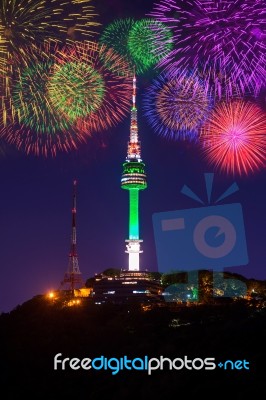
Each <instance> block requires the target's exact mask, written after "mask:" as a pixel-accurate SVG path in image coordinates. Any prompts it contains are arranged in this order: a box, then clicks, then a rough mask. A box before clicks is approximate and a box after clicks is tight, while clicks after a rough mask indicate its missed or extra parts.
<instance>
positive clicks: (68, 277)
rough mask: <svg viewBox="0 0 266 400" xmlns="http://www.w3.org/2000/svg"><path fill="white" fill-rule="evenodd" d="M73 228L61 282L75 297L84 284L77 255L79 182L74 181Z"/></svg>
mask: <svg viewBox="0 0 266 400" xmlns="http://www.w3.org/2000/svg"><path fill="white" fill-rule="evenodd" d="M71 215H72V226H71V244H70V252H69V260H68V269H67V271H66V273H65V275H64V279H63V281H62V282H61V286H62V287H65V289H66V290H70V291H71V293H72V294H73V295H74V290H75V289H80V288H81V287H82V286H84V284H83V279H82V275H81V272H80V269H79V263H78V254H77V221H76V215H77V180H74V181H73V197H72V211H71Z"/></svg>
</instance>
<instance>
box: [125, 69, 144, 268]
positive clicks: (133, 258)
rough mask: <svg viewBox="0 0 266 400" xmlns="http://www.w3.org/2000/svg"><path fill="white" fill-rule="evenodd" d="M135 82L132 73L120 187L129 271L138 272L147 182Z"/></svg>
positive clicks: (134, 76)
mask: <svg viewBox="0 0 266 400" xmlns="http://www.w3.org/2000/svg"><path fill="white" fill-rule="evenodd" d="M136 83H137V80H136V75H135V71H134V73H133V88H132V108H131V115H130V135H129V142H128V146H127V157H126V160H125V162H124V163H123V173H122V178H121V187H122V189H126V190H128V191H129V237H128V239H126V243H127V244H126V253H128V257H129V260H128V269H129V271H139V270H140V268H139V255H140V253H142V250H141V249H140V243H141V242H142V240H141V239H140V238H139V191H140V190H143V189H146V187H147V180H146V173H145V164H144V163H143V161H142V159H141V144H140V142H139V138H138V121H137V106H136V96H137V84H136Z"/></svg>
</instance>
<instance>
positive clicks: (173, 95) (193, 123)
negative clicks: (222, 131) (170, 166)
mask: <svg viewBox="0 0 266 400" xmlns="http://www.w3.org/2000/svg"><path fill="white" fill-rule="evenodd" d="M212 105H213V102H212V99H211V97H210V96H209V95H208V94H207V93H206V88H205V84H204V82H203V81H202V80H201V79H200V78H199V76H198V74H197V72H196V71H193V72H189V71H185V70H178V71H176V75H175V77H172V76H171V77H169V76H167V75H166V74H161V75H160V76H159V77H157V78H156V79H154V80H153V82H152V84H151V85H150V87H149V88H148V89H147V90H146V91H145V97H144V107H143V108H144V114H145V116H146V117H147V119H148V122H149V123H150V125H151V126H152V127H153V128H154V130H155V131H156V132H157V133H158V134H159V135H162V136H164V137H167V138H169V139H171V140H189V141H197V139H198V135H199V129H200V127H201V126H202V124H203V123H204V121H205V120H206V118H207V117H208V115H209V113H210V110H211V108H212Z"/></svg>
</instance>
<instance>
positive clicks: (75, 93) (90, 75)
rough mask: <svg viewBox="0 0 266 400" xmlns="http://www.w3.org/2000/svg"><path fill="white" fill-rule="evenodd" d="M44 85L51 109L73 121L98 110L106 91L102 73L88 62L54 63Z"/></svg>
mask: <svg viewBox="0 0 266 400" xmlns="http://www.w3.org/2000/svg"><path fill="white" fill-rule="evenodd" d="M47 88H48V93H49V97H50V100H51V103H52V104H53V106H54V108H55V109H56V110H58V111H60V112H62V113H63V114H64V115H67V116H68V118H69V119H70V121H73V122H74V121H75V120H76V119H77V118H83V117H86V116H88V115H89V114H90V113H92V112H95V111H97V109H98V108H99V107H100V106H101V104H102V100H103V97H104V92H105V85H104V79H103V77H102V76H101V74H100V73H99V72H98V71H96V70H95V69H94V68H93V67H92V66H91V65H89V64H87V63H84V62H76V61H74V62H71V61H70V62H66V63H65V64H56V65H55V66H54V72H53V74H52V75H51V77H50V79H49V82H48V85H47Z"/></svg>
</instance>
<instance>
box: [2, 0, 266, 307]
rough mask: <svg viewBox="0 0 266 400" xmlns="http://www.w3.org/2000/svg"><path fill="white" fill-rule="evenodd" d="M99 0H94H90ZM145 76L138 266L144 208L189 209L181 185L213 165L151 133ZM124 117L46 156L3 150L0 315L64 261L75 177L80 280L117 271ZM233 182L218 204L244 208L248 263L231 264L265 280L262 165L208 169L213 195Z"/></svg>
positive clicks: (134, 12)
mask: <svg viewBox="0 0 266 400" xmlns="http://www.w3.org/2000/svg"><path fill="white" fill-rule="evenodd" d="M98 3H99V4H98ZM152 3H153V2H152V1H147V0H145V1H136V0H135V1H132V2H131V1H130V2H129V1H123V0H99V1H98V2H95V3H94V4H95V7H96V10H97V12H98V14H99V19H100V20H101V21H103V22H105V23H107V22H108V21H110V22H111V21H112V20H113V19H115V18H118V17H119V18H120V17H123V16H125V17H129V16H133V17H134V16H135V17H141V16H143V17H144V16H145V14H146V13H148V12H149V11H150V10H151V8H152ZM148 85H149V75H148V74H147V75H145V77H143V76H142V77H140V78H139V79H138V82H137V86H138V95H137V106H138V111H139V121H138V122H139V136H140V140H141V143H142V158H143V161H144V162H145V164H146V171H147V176H148V188H147V189H146V190H145V191H143V192H141V193H140V234H141V237H142V239H143V240H144V242H143V250H144V253H143V255H142V256H141V267H142V268H143V269H146V268H147V269H149V270H151V271H157V269H158V266H157V259H156V250H155V241H154V233H153V226H152V215H153V213H156V212H163V211H171V210H178V209H186V208H193V207H198V206H199V205H198V203H196V202H195V201H194V200H192V199H189V198H187V197H185V196H184V195H183V194H182V193H181V192H180V190H181V188H182V186H183V185H184V184H186V185H188V186H190V187H191V188H192V189H193V190H194V191H195V192H196V193H197V194H198V195H199V196H201V197H203V198H204V196H205V186H204V177H203V174H204V172H215V171H213V170H212V169H211V168H210V167H209V166H208V165H207V164H206V162H205V161H204V160H203V157H202V155H201V152H200V149H199V147H198V146H197V145H195V144H186V143H180V142H170V141H167V140H165V139H164V138H162V137H159V136H158V135H157V134H155V132H153V131H152V129H151V128H150V126H149V125H148V123H147V120H146V118H145V116H144V115H142V101H143V95H144V93H145V89H146V88H147V87H148ZM129 126H130V115H129V114H128V117H127V118H125V119H124V120H123V121H122V122H121V123H120V124H119V125H118V126H117V127H116V128H114V129H112V130H109V131H107V132H104V133H102V134H101V135H99V138H98V137H95V138H94V139H92V140H91V141H88V143H87V144H84V145H82V146H80V148H79V149H78V151H73V152H71V153H68V154H67V153H65V154H62V153H60V154H58V156H57V157H56V158H54V159H52V158H47V159H45V158H41V157H36V156H33V155H26V154H24V153H23V152H18V151H17V150H16V149H13V148H9V147H8V146H7V148H6V149H5V151H4V154H3V155H2V156H1V158H0V179H1V186H0V187H1V197H0V210H1V212H0V226H1V237H0V245H1V252H0V254H1V256H0V265H1V272H2V277H1V280H0V312H8V311H10V310H11V309H12V308H14V307H15V306H17V305H18V304H21V303H22V302H24V301H26V300H28V299H30V298H31V297H33V296H35V295H37V294H42V293H45V292H47V291H49V290H51V289H57V288H58V287H59V285H60V282H61V280H62V278H63V275H64V273H65V271H66V269H67V266H68V253H69V250H70V238H71V206H72V183H73V180H74V179H77V181H78V186H77V249H78V257H79V266H80V270H81V272H82V274H83V277H84V278H85V279H86V278H89V277H91V276H93V275H94V274H95V273H99V272H101V271H103V270H104V269H107V268H112V267H114V268H126V267H127V265H128V258H127V254H125V252H124V250H125V242H124V241H125V239H126V237H127V234H128V193H127V192H126V191H124V190H122V189H121V188H120V178H121V173H122V163H123V162H124V160H125V157H126V149H127V140H128V137H129ZM233 182H237V184H238V186H239V191H238V192H236V193H234V194H233V195H231V196H230V197H229V198H227V199H226V200H225V201H224V202H225V203H231V202H232V203H233V202H239V203H241V204H242V207H243V214H244V222H245V228H246V239H247V247H248V255H249V263H248V265H246V266H243V267H241V266H239V267H235V268H232V269H231V270H234V271H236V272H238V273H241V274H243V275H245V276H246V277H248V278H256V279H266V266H265V258H266V246H265V238H266V235H265V226H266V217H265V204H266V189H265V183H266V170H262V171H260V172H258V173H256V174H253V175H250V176H248V177H233V176H227V175H224V174H221V173H220V172H215V175H214V196H215V195H217V196H218V195H220V194H221V193H222V192H223V191H225V190H226V189H227V187H228V186H230V185H231V184H232V183H233Z"/></svg>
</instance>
